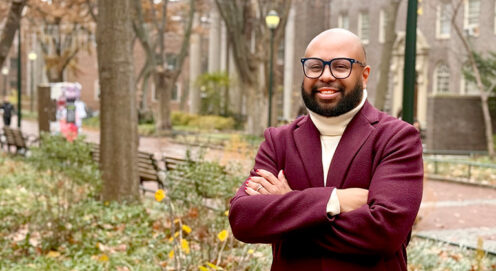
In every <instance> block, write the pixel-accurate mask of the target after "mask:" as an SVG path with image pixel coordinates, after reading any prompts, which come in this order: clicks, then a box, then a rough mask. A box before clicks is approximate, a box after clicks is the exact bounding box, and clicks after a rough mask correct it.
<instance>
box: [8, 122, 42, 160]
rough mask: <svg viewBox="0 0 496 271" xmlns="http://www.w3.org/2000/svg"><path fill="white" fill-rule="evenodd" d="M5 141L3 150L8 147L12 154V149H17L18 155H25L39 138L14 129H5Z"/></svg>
mask: <svg viewBox="0 0 496 271" xmlns="http://www.w3.org/2000/svg"><path fill="white" fill-rule="evenodd" d="M2 137H3V140H4V142H3V143H2V148H3V146H4V145H6V146H7V151H8V152H10V151H11V150H12V147H15V153H16V154H23V155H25V154H26V153H27V151H28V149H29V145H31V144H33V143H35V142H36V141H37V138H36V137H34V136H29V135H24V134H23V133H22V131H21V130H19V129H12V128H10V127H7V126H4V127H3V135H2Z"/></svg>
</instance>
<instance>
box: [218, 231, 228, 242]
mask: <svg viewBox="0 0 496 271" xmlns="http://www.w3.org/2000/svg"><path fill="white" fill-rule="evenodd" d="M228 236H229V233H228V232H227V230H223V231H221V232H219V234H217V238H219V240H220V241H221V242H224V241H226V239H227V237H228Z"/></svg>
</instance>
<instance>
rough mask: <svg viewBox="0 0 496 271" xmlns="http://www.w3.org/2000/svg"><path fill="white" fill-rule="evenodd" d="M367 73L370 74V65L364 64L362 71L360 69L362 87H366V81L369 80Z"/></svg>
mask: <svg viewBox="0 0 496 271" xmlns="http://www.w3.org/2000/svg"><path fill="white" fill-rule="evenodd" d="M369 74H370V66H366V67H365V68H363V71H362V84H363V88H364V89H366V88H367V82H368V80H369Z"/></svg>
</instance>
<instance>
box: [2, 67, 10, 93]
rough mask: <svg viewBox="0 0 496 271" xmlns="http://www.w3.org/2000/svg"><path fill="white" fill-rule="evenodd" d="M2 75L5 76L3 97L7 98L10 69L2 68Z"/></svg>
mask: <svg viewBox="0 0 496 271" xmlns="http://www.w3.org/2000/svg"><path fill="white" fill-rule="evenodd" d="M2 75H3V97H5V96H7V81H8V80H9V78H8V75H9V68H7V67H3V68H2Z"/></svg>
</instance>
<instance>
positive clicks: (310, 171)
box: [294, 115, 324, 187]
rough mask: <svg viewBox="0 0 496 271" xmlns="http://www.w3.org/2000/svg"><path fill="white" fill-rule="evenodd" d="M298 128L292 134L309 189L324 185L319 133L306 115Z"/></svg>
mask: <svg viewBox="0 0 496 271" xmlns="http://www.w3.org/2000/svg"><path fill="white" fill-rule="evenodd" d="M299 124H300V127H298V128H297V129H296V130H295V132H294V140H295V143H296V148H297V150H298V153H299V155H300V158H301V161H302V162H303V166H304V168H305V173H306V175H307V177H308V182H309V185H310V187H318V186H323V185H324V171H323V168H322V147H321V144H320V133H319V130H317V128H316V127H315V125H314V124H313V122H312V120H311V119H310V117H309V116H308V115H307V116H305V117H304V118H303V119H302V120H301V121H300V123H299Z"/></svg>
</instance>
